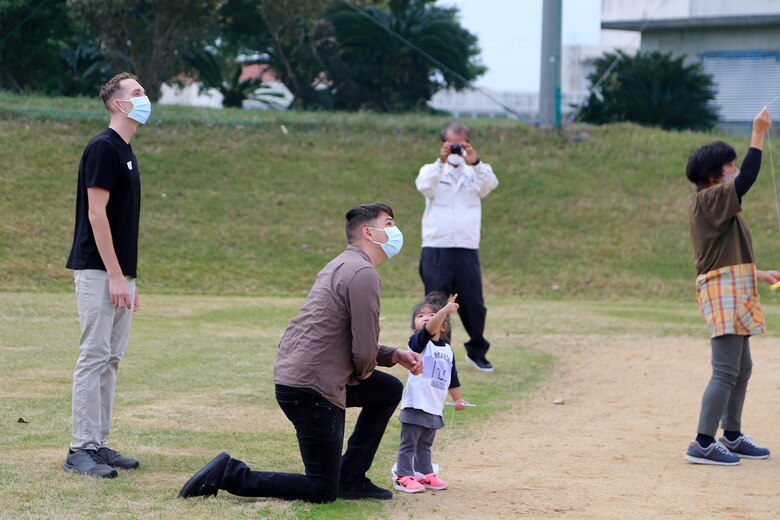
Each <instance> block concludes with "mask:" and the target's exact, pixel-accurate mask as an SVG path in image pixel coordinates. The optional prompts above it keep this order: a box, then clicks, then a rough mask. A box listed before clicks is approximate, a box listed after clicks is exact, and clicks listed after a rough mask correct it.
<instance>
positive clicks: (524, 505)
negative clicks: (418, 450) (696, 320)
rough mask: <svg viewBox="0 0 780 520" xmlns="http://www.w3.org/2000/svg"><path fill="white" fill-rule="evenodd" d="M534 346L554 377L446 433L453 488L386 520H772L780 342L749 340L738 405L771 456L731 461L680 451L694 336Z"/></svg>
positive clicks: (691, 387)
mask: <svg viewBox="0 0 780 520" xmlns="http://www.w3.org/2000/svg"><path fill="white" fill-rule="evenodd" d="M531 346H532V347H533V348H537V349H540V350H544V351H549V352H552V353H554V354H555V355H556V356H557V358H558V365H557V370H556V374H555V375H553V376H552V378H551V379H550V380H548V381H547V382H546V383H545V384H544V385H543V387H542V388H541V389H540V391H539V392H537V393H535V394H534V395H533V396H531V397H530V398H529V399H528V400H527V401H525V402H523V403H520V404H519V405H518V407H517V409H516V410H515V411H514V412H513V413H511V414H507V415H505V416H502V417H499V418H497V421H496V423H495V425H494V426H493V427H490V428H485V429H484V430H483V431H479V432H477V433H479V434H480V435H479V437H481V438H483V439H485V440H483V441H482V442H477V440H476V439H477V438H478V436H476V435H475V436H472V438H469V439H457V440H451V441H450V444H449V447H448V448H447V452H446V455H445V457H446V465H444V464H443V468H442V469H443V474H442V476H443V477H446V479H447V480H448V481H449V482H450V486H451V488H450V489H449V490H446V491H441V492H426V493H424V494H422V495H416V496H409V495H403V496H398V495H396V500H394V502H395V503H394V507H393V513H392V517H393V518H426V517H427V518H452V519H461V518H462V519H474V518H520V517H522V518H548V517H552V518H577V519H580V518H598V519H609V518H614V519H618V518H620V519H623V518H631V519H633V518H638V519H641V518H653V519H660V518H691V519H694V518H696V519H698V518H724V519H726V518H727V519H742V518H744V519H763V518H766V519H770V518H771V519H776V518H780V391H779V390H778V389H779V388H780V340H778V339H774V338H755V339H754V340H753V341H752V345H751V349H752V354H753V361H754V369H753V377H752V379H751V383H750V387H749V389H748V397H747V401H746V405H745V411H744V414H743V424H744V427H745V430H746V432H747V433H748V434H750V435H752V436H753V437H754V438H755V439H756V440H757V442H758V443H759V444H762V445H765V446H768V447H769V448H770V449H774V454H773V456H772V457H770V458H769V459H767V460H763V461H755V460H744V461H742V463H741V464H740V466H737V467H713V466H701V465H693V464H688V463H686V462H685V461H684V459H683V455H684V452H685V449H686V447H687V444H688V442H689V441H690V439H691V438H692V437H693V435H694V434H695V431H694V430H695V428H696V420H697V418H698V407H699V399H700V398H701V393H702V391H703V389H704V386H705V384H706V382H707V380H708V378H709V349H708V347H707V345H706V343H704V342H703V341H702V340H701V339H691V338H657V339H656V338H651V339H647V338H639V337H628V336H622V337H620V336H619V337H614V336H611V337H597V336H583V337H580V338H572V337H568V336H566V337H561V336H543V337H536V338H534V340H533V343H531ZM499 369H500V367H499ZM559 398H563V399H565V403H564V404H563V405H555V404H553V401H554V400H556V399H559Z"/></svg>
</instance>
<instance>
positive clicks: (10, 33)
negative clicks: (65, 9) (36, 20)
mask: <svg viewBox="0 0 780 520" xmlns="http://www.w3.org/2000/svg"><path fill="white" fill-rule="evenodd" d="M48 3H49V0H42V1H41V3H40V4H38V5H37V6H35V7H34V8H33V9H30V12H29V13H28V14H27V16H26V17H25V18H24V19H22V21H21V22H19V23H18V24H17V26H16V27H14V28H13V29H11V30H10V31H8V32H7V33H5V34H4V35H3V37H2V38H0V45H2V44H4V43H5V42H6V41H7V40H8V39H9V38H10V37H11V36H13V35H14V34H16V33H17V32H18V31H19V29H21V28H22V26H23V25H24V24H26V23H27V20H29V19H30V18H32V17H33V16H35V13H37V12H38V10H39V9H40V8H41V7H43V6H44V5H45V4H48Z"/></svg>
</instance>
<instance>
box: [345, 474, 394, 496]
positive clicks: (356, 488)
mask: <svg viewBox="0 0 780 520" xmlns="http://www.w3.org/2000/svg"><path fill="white" fill-rule="evenodd" d="M339 498H345V499H347V500H357V499H361V498H376V499H378V500H390V499H391V498H393V492H392V491H390V490H389V489H385V488H381V487H379V486H377V485H376V484H374V483H373V482H371V480H369V479H368V478H367V477H363V480H362V481H360V482H359V483H358V484H344V483H343V482H342V483H341V485H340V486H339Z"/></svg>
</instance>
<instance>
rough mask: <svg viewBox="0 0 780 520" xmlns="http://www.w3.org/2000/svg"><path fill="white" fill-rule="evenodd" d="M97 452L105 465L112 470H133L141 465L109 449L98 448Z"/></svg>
mask: <svg viewBox="0 0 780 520" xmlns="http://www.w3.org/2000/svg"><path fill="white" fill-rule="evenodd" d="M97 451H98V454H99V455H100V456H101V457H103V460H104V461H106V464H108V465H109V466H111V467H114V468H122V469H135V468H137V467H138V466H140V465H141V464H140V463H139V462H138V461H137V460H135V459H131V458H130V457H125V456H124V455H120V454H119V453H117V452H115V451H114V450H112V449H111V448H98V450H97Z"/></svg>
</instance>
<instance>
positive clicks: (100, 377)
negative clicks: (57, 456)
mask: <svg viewBox="0 0 780 520" xmlns="http://www.w3.org/2000/svg"><path fill="white" fill-rule="evenodd" d="M74 282H75V284H76V301H77V302H78V309H79V323H80V325H81V340H80V345H79V359H78V361H76V368H75V369H74V370H73V410H72V412H73V421H72V427H73V440H72V441H71V444H70V447H71V449H74V450H78V449H94V450H96V449H98V448H102V447H105V446H106V443H107V442H108V432H109V429H110V427H111V409H112V408H113V406H114V388H115V387H116V379H117V373H118V370H119V362H120V361H121V360H122V357H123V356H124V353H125V345H127V338H128V336H129V335H130V322H131V321H132V318H133V310H132V309H127V308H119V307H115V306H114V304H113V303H111V296H110V295H109V293H108V274H107V273H106V272H105V271H101V270H98V269H84V270H78V271H74ZM127 285H128V287H129V289H130V300H131V301H132V300H133V298H134V297H135V279H132V278H128V279H127Z"/></svg>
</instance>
